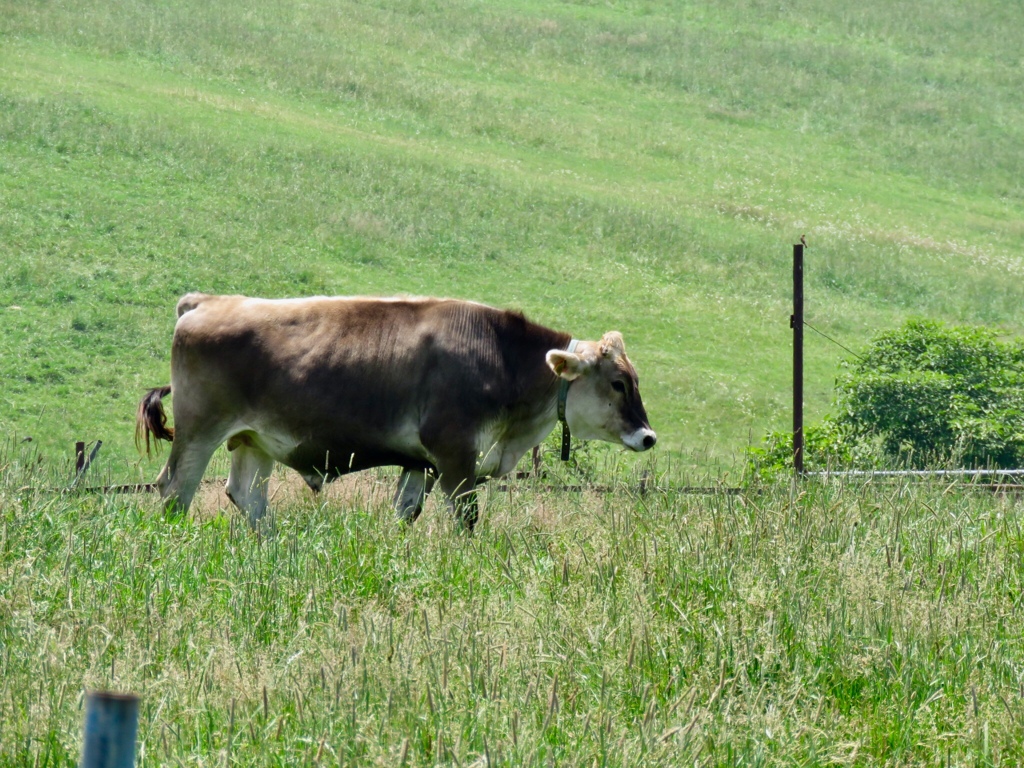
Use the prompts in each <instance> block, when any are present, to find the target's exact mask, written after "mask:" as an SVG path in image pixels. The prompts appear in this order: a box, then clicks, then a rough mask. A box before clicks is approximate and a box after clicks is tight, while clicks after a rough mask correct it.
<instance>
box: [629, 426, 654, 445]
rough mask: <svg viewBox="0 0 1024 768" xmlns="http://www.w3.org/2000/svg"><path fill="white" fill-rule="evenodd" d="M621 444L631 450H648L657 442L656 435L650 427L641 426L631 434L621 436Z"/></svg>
mask: <svg viewBox="0 0 1024 768" xmlns="http://www.w3.org/2000/svg"><path fill="white" fill-rule="evenodd" d="M622 442H623V444H624V445H625V446H626V447H627V448H629V449H630V450H633V451H648V450H650V449H651V448H653V447H654V444H655V443H656V442H658V436H657V435H656V434H655V433H654V430H653V429H651V428H650V427H641V428H640V429H638V430H637V431H636V432H634V433H632V434H631V435H626V436H624V437H623V438H622Z"/></svg>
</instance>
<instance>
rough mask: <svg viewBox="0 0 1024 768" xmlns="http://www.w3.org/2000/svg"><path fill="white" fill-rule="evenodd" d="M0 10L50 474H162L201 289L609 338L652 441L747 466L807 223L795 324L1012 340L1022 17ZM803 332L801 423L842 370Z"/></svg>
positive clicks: (830, 8)
mask: <svg viewBox="0 0 1024 768" xmlns="http://www.w3.org/2000/svg"><path fill="white" fill-rule="evenodd" d="M0 11H2V13H0V40H2V47H0V195H2V197H3V207H2V209H0V297H2V300H0V304H3V313H4V322H3V323H2V324H0V355H2V356H3V357H4V359H5V360H10V361H16V362H15V363H14V364H5V365H4V366H3V367H2V370H0V377H2V378H0V392H2V396H0V429H2V430H3V431H4V432H5V433H6V434H8V435H12V436H18V437H19V438H23V437H25V436H31V437H33V438H34V440H35V441H36V445H37V446H39V447H40V450H41V451H42V452H43V454H44V455H46V456H47V458H48V459H49V460H57V459H59V458H63V459H65V460H66V459H67V458H69V456H70V451H71V446H72V445H73V443H74V441H75V440H76V439H86V440H94V439H102V440H104V441H105V448H104V451H103V457H104V458H106V460H107V461H108V462H109V463H110V464H111V465H112V466H113V471H115V472H116V473H118V474H119V475H120V476H128V477H129V479H134V477H135V476H136V475H142V476H146V477H151V476H152V474H153V473H154V472H155V471H156V469H157V467H156V466H154V465H151V464H147V465H144V466H142V467H138V466H137V465H136V461H137V460H136V455H135V453H134V450H133V448H132V447H131V444H130V442H131V441H130V434H131V420H132V413H133V409H134V404H135V402H136V401H137V398H138V396H139V394H140V393H141V391H142V390H143V389H144V388H145V387H148V386H155V385H157V384H161V383H164V382H165V381H166V380H167V378H168V374H167V357H168V348H169V340H170V334H171V329H172V327H173V319H174V315H173V307H174V304H175V301H176V299H177V298H178V296H179V295H180V294H181V293H183V292H185V291H188V290H194V289H201V290H206V291H212V292H245V293H252V294H260V295H267V296H285V295H303V294H309V293H319V292H322V293H341V294H348V293H364V292H365V293H374V294H392V293H397V292H404V293H426V294H446V295H454V296H459V297H465V298H472V299H478V300H483V301H486V302H489V303H493V304H496V305H500V306H510V307H518V308H522V309H524V310H525V311H526V312H527V313H528V314H529V315H530V316H531V317H533V318H535V319H537V320H538V321H540V322H543V323H546V324H549V325H553V326H557V327H560V328H564V329H566V330H568V331H570V332H572V333H574V334H576V335H578V336H584V337H587V336H589V337H597V336H598V335H599V334H600V333H602V332H604V331H605V330H608V329H609V328H613V327H614V328H618V329H619V330H622V331H623V332H624V334H625V338H626V342H627V347H628V349H629V351H630V353H631V356H632V357H633V359H634V360H635V362H636V363H637V365H638V368H639V370H640V372H641V375H642V376H643V381H644V387H645V395H646V399H647V400H648V402H649V408H648V410H649V411H650V413H651V418H652V420H653V423H654V426H655V428H656V429H657V430H658V431H659V435H660V436H661V438H662V439H661V442H660V446H659V447H660V448H662V449H664V450H666V451H674V452H676V453H677V454H679V455H682V456H686V455H691V454H693V455H695V456H698V457H701V460H703V457H712V458H714V459H716V460H718V461H721V462H724V463H726V464H728V465H733V464H735V461H736V458H737V455H738V453H739V451H740V450H741V449H742V448H743V447H744V446H745V445H747V444H748V443H749V442H750V441H751V440H752V439H753V440H757V439H758V438H759V437H760V435H761V434H763V432H764V431H765V430H766V429H769V428H779V427H782V426H784V425H785V424H787V423H788V418H789V417H788V398H789V394H788V391H789V390H788V387H789V376H790V373H789V359H790V353H789V342H790V333H789V328H788V316H789V312H790V308H789V302H790V279H789V260H790V253H791V243H793V242H795V241H796V239H797V238H798V237H799V236H800V235H801V234H806V235H807V237H808V240H809V242H810V244H811V250H810V251H809V253H808V258H809V261H808V267H807V274H808V289H807V290H808V302H809V306H808V321H809V322H811V323H812V324H813V325H814V326H815V327H816V328H819V329H820V330H822V331H824V332H825V333H827V334H829V335H830V336H832V337H833V338H836V339H837V340H839V341H840V342H841V343H843V344H845V345H847V346H851V347H852V348H857V347H858V346H859V345H863V344H864V343H865V342H866V341H867V339H868V338H869V337H870V335H871V334H872V333H873V332H875V331H877V330H880V329H884V328H888V327H892V326H893V325H896V324H898V323H900V322H901V321H902V320H903V319H904V318H905V317H906V316H908V315H924V316H927V317H933V318H937V319H946V320H950V321H956V322H968V323H988V324H995V325H998V326H999V327H1002V328H1004V329H1005V330H1006V332H1008V333H1017V332H1019V331H1020V330H1021V326H1022V323H1021V319H1020V314H1019V311H1018V308H1019V307H1020V306H1021V303H1022V299H1024V288H1022V287H1021V286H1022V282H1021V280H1020V279H1019V278H1020V275H1021V272H1022V271H1024V265H1022V263H1021V260H1020V244H1021V239H1022V235H1024V229H1022V224H1021V222H1022V221H1024V215H1022V213H1024V211H1022V208H1024V204H1022V187H1021V178H1024V162H1022V153H1024V149H1022V147H1024V135H1022V133H1024V127H1022V126H1024V104H1022V102H1021V100H1020V99H1019V93H1020V92H1021V91H1022V90H1024V82H1022V80H1024V78H1022V70H1021V66H1020V57H1019V51H1020V50H1021V49H1022V45H1021V44H1022V42H1024V41H1022V39H1021V38H1022V36H1024V33H1022V32H1021V25H1020V24H1016V23H1015V21H1019V18H1018V17H1019V15H1020V14H1019V9H1017V8H1015V7H1014V6H1013V5H1012V4H1005V3H1003V4H992V3H980V2H975V3H961V4H957V5H956V7H947V6H946V5H944V4H941V3H924V4H921V3H918V4H915V5H914V6H913V7H912V8H911V7H905V6H903V5H898V4H892V3H883V2H876V1H872V2H868V3H863V4H860V5H859V6H858V8H857V9H855V10H851V9H848V8H846V7H845V6H842V5H840V4H835V3H833V2H826V1H825V0H803V1H802V2H795V3H788V4H786V5H785V6H784V7H783V6H778V5H777V4H768V3H760V2H739V1H734V2H724V3H716V4H714V5H713V6H706V5H705V4H688V3H674V2H673V3H664V4H659V3H655V2H636V3H630V2H623V3H613V4H609V5H597V4H586V3H562V4H548V3H545V4H534V3H530V2H512V1H509V2H502V3H491V4H487V5H486V6H483V5H479V4H476V3H470V2H468V3H446V4H432V3H428V2H382V3H371V4H360V3H344V2H341V3H338V2H332V3H325V2H311V3H281V4H265V5H257V6H255V7H254V6H253V5H252V4H249V3H238V2H233V1H229V2H225V3H218V4H216V5H213V6H210V5H209V4H206V3H198V2H180V3H174V4H173V5H158V4H154V3H147V2H134V1H133V0H121V1H119V2H112V3H96V2H92V1H87V0H76V1H72V2H66V3H60V4H24V3H12V2H8V3H3V4H0ZM11 307H18V308H19V309H12V308H11ZM812 336H813V338H812V339H811V341H810V343H809V344H808V350H807V355H808V372H807V376H808V383H807V387H806V390H807V399H808V408H809V413H808V418H809V419H811V420H813V419H814V418H815V417H816V416H818V415H820V414H822V413H823V412H824V411H825V410H826V409H827V407H828V404H829V401H830V399H831V387H832V382H833V379H834V376H835V372H836V364H837V362H838V361H839V360H841V359H842V358H843V357H844V356H845V355H846V353H845V352H844V351H843V350H842V349H841V348H839V347H837V346H835V345H834V344H831V343H830V342H827V341H825V340H824V339H821V338H820V337H818V336H816V335H813V334H812ZM698 463H699V462H698Z"/></svg>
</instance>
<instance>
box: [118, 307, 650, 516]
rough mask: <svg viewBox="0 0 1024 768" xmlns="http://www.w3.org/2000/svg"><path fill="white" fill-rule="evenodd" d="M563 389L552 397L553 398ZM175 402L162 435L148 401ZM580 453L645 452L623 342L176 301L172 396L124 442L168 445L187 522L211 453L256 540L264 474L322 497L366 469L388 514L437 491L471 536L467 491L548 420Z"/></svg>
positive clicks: (417, 506) (356, 310) (534, 438)
mask: <svg viewBox="0 0 1024 768" xmlns="http://www.w3.org/2000/svg"><path fill="white" fill-rule="evenodd" d="M560 382H561V384H560ZM171 392H173V396H174V400H173V406H174V429H173V430H172V429H170V428H169V427H167V426H166V416H165V414H164V411H163V406H162V404H161V398H162V397H164V396H165V395H167V394H168V393H171ZM560 397H561V399H562V403H561V405H562V407H563V408H564V419H565V422H566V423H567V424H568V426H569V428H570V429H571V430H572V432H573V433H574V434H575V435H576V436H577V437H581V438H585V439H596V440H607V441H609V442H612V443H621V444H622V445H625V446H626V447H627V448H629V449H631V450H634V451H645V450H647V449H648V448H650V447H652V446H653V445H654V443H655V441H656V439H657V438H656V436H655V434H654V431H653V430H652V429H651V427H650V425H649V424H648V422H647V413H646V411H645V410H644V406H643V403H642V401H641V399H640V390H639V388H638V384H637V375H636V371H635V370H634V369H633V366H632V364H630V362H629V359H628V358H627V357H626V350H625V348H624V346H623V343H622V336H621V335H620V334H619V333H617V332H615V331H610V332H609V333H606V334H605V335H604V337H603V338H602V339H601V340H600V341H578V342H577V341H574V340H573V339H572V338H571V337H570V336H569V334H567V333H561V332H559V331H553V330H550V329H548V328H544V327H542V326H540V325H536V324H535V323H532V322H530V321H529V320H527V319H526V318H525V317H523V315H521V314H519V313H517V312H509V311H504V310H500V309H493V308H491V307H487V306H484V305H482V304H476V303H472V302H467V301H455V300H451V299H420V298H394V299H378V298H349V297H313V298H304V299H281V300H268V299H254V298H247V297H245V296H208V295H205V294H200V293H190V294H188V295H186V296H184V297H183V298H182V299H181V301H179V302H178V322H177V325H176V326H175V328H174V342H173V346H172V348H171V385H170V386H169V387H160V388H157V389H153V390H150V391H149V392H148V393H147V394H146V396H145V397H144V398H143V400H142V402H141V403H140V405H139V412H138V419H137V424H136V440H137V442H141V441H142V440H143V439H144V441H145V444H146V450H147V452H148V450H149V444H150V443H149V441H150V436H151V435H152V436H153V437H154V438H159V439H164V440H171V439H172V438H173V445H172V448H171V455H170V457H169V458H168V460H167V465H166V466H165V467H164V469H163V471H162V472H161V473H160V476H159V477H158V478H157V485H158V487H159V488H160V493H161V495H162V497H163V498H165V499H167V500H168V504H169V506H171V507H175V508H177V509H178V510H179V511H185V510H187V509H188V506H189V504H190V503H191V501H192V496H193V495H194V494H195V491H196V488H197V487H198V485H199V481H200V480H201V478H202V476H203V472H204V471H205V469H206V465H207V464H208V463H209V461H210V458H211V456H212V455H213V452H214V450H216V448H217V447H218V446H219V445H221V444H222V443H224V442H225V441H226V442H227V444H228V450H229V451H230V452H231V471H230V473H229V475H228V482H227V493H228V496H229V497H230V498H231V500H232V501H233V502H234V503H235V504H236V505H237V506H238V507H239V508H240V509H242V510H243V511H244V512H246V514H247V515H248V518H249V521H250V523H251V524H252V525H253V526H255V525H256V524H257V523H258V521H259V519H260V518H261V517H262V516H263V514H264V513H265V512H266V509H267V482H268V479H269V477H270V473H271V470H272V468H273V466H274V462H275V461H280V462H281V463H282V464H286V465H287V466H289V467H292V468H293V469H295V470H297V471H298V472H299V473H300V474H301V475H302V477H303V478H304V479H305V481H306V483H308V484H309V486H310V487H311V488H313V489H314V490H319V488H320V487H321V486H322V485H323V483H324V481H325V480H330V479H333V478H335V477H337V476H339V475H343V474H345V473H347V472H352V471H356V470H360V469H367V468H369V467H378V466H386V465H395V466H399V467H401V468H402V476H401V478H400V480H399V484H398V491H397V493H396V494H395V508H396V509H397V511H398V514H399V515H400V516H401V517H402V518H404V519H406V520H409V521H412V520H414V519H416V517H417V515H419V513H420V511H421V510H422V508H423V501H424V498H425V496H426V494H427V493H429V492H430V489H431V487H432V485H433V483H434V480H435V478H436V479H437V480H438V481H439V482H440V484H441V488H442V489H443V490H444V492H445V493H446V494H447V496H448V499H449V503H450V504H451V506H452V507H453V509H455V511H456V513H457V515H458V517H459V519H460V520H461V522H462V523H463V524H464V525H465V526H466V527H468V528H470V529H471V528H472V527H473V525H474V523H475V522H476V517H477V504H476V498H475V493H474V488H475V487H476V485H477V484H478V483H479V482H481V481H482V480H484V479H486V478H489V477H498V476H501V475H504V474H505V473H507V472H509V471H511V470H512V469H513V468H514V467H515V466H516V464H517V463H518V461H519V459H520V458H521V457H522V456H523V454H524V453H526V451H528V450H529V449H531V448H532V447H533V446H535V445H537V444H538V443H540V442H541V441H542V440H543V439H544V437H545V436H546V435H547V434H548V433H549V432H550V431H551V430H552V428H554V426H555V424H556V423H557V421H558V419H559V402H558V401H559V399H560Z"/></svg>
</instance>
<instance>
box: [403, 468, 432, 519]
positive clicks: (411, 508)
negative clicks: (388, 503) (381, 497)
mask: <svg viewBox="0 0 1024 768" xmlns="http://www.w3.org/2000/svg"><path fill="white" fill-rule="evenodd" d="M433 487H434V476H433V474H431V473H429V472H427V471H425V470H422V469H407V470H405V471H404V472H402V476H401V477H400V478H398V489H397V490H396V491H395V500H394V505H395V511H396V512H397V513H398V516H399V518H401V519H402V520H404V521H405V522H407V523H411V522H412V521H413V520H415V519H416V518H417V517H419V516H420V512H422V511H423V503H424V501H426V498H427V494H429V493H430V489H431V488H433Z"/></svg>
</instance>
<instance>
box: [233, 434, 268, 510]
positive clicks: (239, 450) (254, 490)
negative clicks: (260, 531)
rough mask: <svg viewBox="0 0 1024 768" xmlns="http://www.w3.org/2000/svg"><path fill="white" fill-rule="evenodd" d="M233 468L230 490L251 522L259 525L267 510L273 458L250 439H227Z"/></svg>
mask: <svg viewBox="0 0 1024 768" xmlns="http://www.w3.org/2000/svg"><path fill="white" fill-rule="evenodd" d="M228 449H229V450H230V451H231V470H230V471H229V472H228V482H227V488H226V490H227V494H228V498H229V499H231V501H232V502H233V503H234V505H235V506H236V507H238V508H239V509H240V510H242V511H243V512H245V514H246V516H247V517H248V519H249V525H250V526H251V527H252V528H256V527H257V526H258V525H259V521H260V519H262V517H263V516H264V515H265V514H266V512H267V504H268V490H269V485H270V473H271V472H272V471H273V469H274V460H273V459H272V458H271V457H270V456H269V455H267V454H266V453H265V452H264V451H263V450H262V449H260V448H257V447H256V446H255V445H253V444H252V442H251V441H250V440H244V441H238V442H236V438H232V439H231V440H230V441H228Z"/></svg>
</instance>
